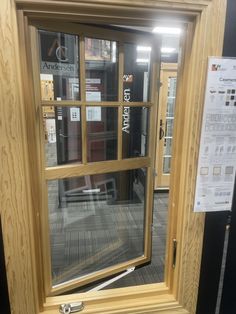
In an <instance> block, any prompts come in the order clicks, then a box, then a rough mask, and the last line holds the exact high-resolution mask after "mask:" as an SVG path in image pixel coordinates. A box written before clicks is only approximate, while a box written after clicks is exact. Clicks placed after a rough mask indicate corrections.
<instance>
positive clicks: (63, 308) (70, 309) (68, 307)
mask: <svg viewBox="0 0 236 314" xmlns="http://www.w3.org/2000/svg"><path fill="white" fill-rule="evenodd" d="M134 270H135V267H131V268H128V269H127V270H126V271H125V272H123V273H121V274H120V275H118V276H116V277H114V278H111V279H109V280H107V281H106V282H104V283H102V284H100V285H98V286H97V287H95V288H93V289H90V290H89V291H99V290H101V289H103V288H105V287H106V286H108V285H110V284H112V283H113V282H115V281H117V280H119V279H121V278H122V277H125V276H127V275H128V274H130V273H132V272H133V271H134ZM83 308H84V303H83V302H76V303H68V304H61V305H60V307H59V312H60V313H61V314H70V313H76V312H80V311H82V310H83Z"/></svg>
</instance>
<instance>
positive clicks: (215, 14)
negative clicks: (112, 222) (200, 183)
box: [0, 0, 226, 314]
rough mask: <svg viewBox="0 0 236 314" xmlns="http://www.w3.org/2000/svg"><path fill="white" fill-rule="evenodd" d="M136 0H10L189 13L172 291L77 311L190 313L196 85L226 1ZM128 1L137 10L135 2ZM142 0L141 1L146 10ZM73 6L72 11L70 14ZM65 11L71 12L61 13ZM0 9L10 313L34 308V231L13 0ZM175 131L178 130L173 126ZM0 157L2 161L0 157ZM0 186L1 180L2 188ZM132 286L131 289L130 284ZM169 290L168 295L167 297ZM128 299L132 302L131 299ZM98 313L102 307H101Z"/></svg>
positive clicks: (198, 221) (111, 15)
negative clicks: (191, 25)
mask: <svg viewBox="0 0 236 314" xmlns="http://www.w3.org/2000/svg"><path fill="white" fill-rule="evenodd" d="M104 1H105V0H104ZM120 1H122V0H120ZM136 1H137V0H136ZM136 1H135V2H133V3H132V5H131V4H130V3H128V2H127V3H126V5H124V2H123V4H122V2H120V4H121V5H119V2H114V3H111V2H110V3H109V2H106V5H104V4H103V3H99V1H96V2H95V1H94V2H93V3H86V2H83V3H81V2H78V3H76V2H74V5H73V7H71V6H70V3H69V2H67V3H66V2H63V3H62V2H55V1H51V3H50V4H48V3H49V2H47V1H46V0H45V1H44V2H42V1H38V2H37V3H38V6H36V5H35V2H33V1H27V2H26V1H23V0H20V1H17V3H18V4H19V3H21V4H22V5H23V7H24V8H25V9H27V10H28V11H24V13H26V14H34V15H35V16H36V15H37V16H40V15H41V16H43V17H44V18H45V17H46V16H50V17H52V11H53V10H55V11H56V10H58V8H60V10H61V12H58V14H57V18H59V17H60V18H63V19H65V18H66V17H68V19H72V20H73V19H74V20H76V18H77V20H78V16H79V18H80V19H82V18H83V19H87V21H88V20H89V21H94V22H95V21H99V22H103V23H104V21H106V23H109V21H110V22H111V23H114V22H119V23H125V22H127V20H128V21H129V23H130V24H131V25H132V24H135V23H139V25H152V24H153V23H154V21H156V18H157V16H158V15H157V14H159V16H160V13H163V11H165V13H167V11H168V10H169V9H170V10H171V14H170V15H171V16H172V17H173V14H177V15H178V18H182V17H183V16H184V15H185V17H186V16H187V17H188V16H189V17H195V31H194V37H193V41H192V43H191V42H190V43H189V49H187V52H188V55H186V60H185V62H184V67H183V71H182V74H181V80H182V84H181V85H180V87H179V92H178V97H179V104H180V103H181V104H182V105H183V104H184V105H186V104H187V103H188V104H192V106H191V110H189V111H187V112H186V113H185V114H184V116H183V117H181V119H182V118H183V121H182V120H181V119H180V122H181V123H182V122H185V125H186V126H189V125H191V130H192V132H189V134H185V136H184V141H182V142H181V143H180V145H179V147H178V148H177V147H176V158H175V166H176V167H177V168H176V170H177V171H176V174H175V179H173V192H171V194H172V198H171V204H172V208H171V209H172V210H173V212H174V213H175V215H176V208H179V209H180V210H181V211H180V215H176V217H177V220H176V221H175V222H174V223H175V225H176V228H177V231H178V232H177V237H178V240H179V241H180V246H179V248H180V249H178V254H177V265H179V266H178V269H177V268H176V270H175V272H174V273H175V274H174V280H173V283H172V284H171V291H172V292H173V293H174V295H172V294H168V295H166V298H165V299H162V308H160V304H159V303H158V300H160V298H159V297H158V298H152V301H151V300H150V299H147V298H146V297H144V299H142V300H140V302H141V304H140V303H138V304H137V301H138V300H137V299H136V298H134V299H132V300H130V302H127V299H128V298H126V297H125V296H124V295H125V293H124V294H123V297H122V298H120V301H119V302H120V304H121V305H120V307H119V304H117V303H116V304H113V303H111V302H110V303H109V302H108V301H106V299H105V298H104V302H103V303H102V305H99V302H94V303H93V307H92V308H91V307H90V308H88V310H85V311H84V313H86V311H87V313H89V312H90V313H93V312H96V309H97V310H101V309H105V310H106V313H112V312H113V313H114V312H115V311H116V312H119V313H122V311H123V313H132V312H133V313H135V312H136V313H138V312H139V313H145V314H147V313H162V312H163V313H165V314H170V313H171V314H173V313H178V311H179V313H187V312H188V313H191V314H193V313H195V307H196V297H197V283H198V279H199V268H200V256H201V249H202V233H203V226H204V215H203V214H194V213H192V204H193V190H194V187H195V175H196V156H197V150H198V144H199V134H200V133H199V130H200V128H199V125H200V120H201V119H200V118H201V112H202V103H203V87H204V83H205V70H206V59H207V56H209V55H220V54H221V48H222V42H223V31H224V20H225V9H226V1H225V0H212V1H210V0H209V1H201V2H200V1H193V0H191V1H190V0H187V1H183V0H182V1H181V0H174V1H169V2H168V1H161V2H160V1H156V2H153V1H147V2H140V1H137V2H136ZM136 3H137V6H138V8H137V9H138V10H137V9H136ZM44 4H45V5H46V6H45V7H44ZM62 4H63V5H62ZM66 5H68V7H66ZM104 6H105V7H104ZM145 6H147V8H148V10H147V9H146V8H145ZM82 7H83V9H82ZM46 9H48V10H51V12H49V11H48V13H47V12H46ZM60 10H59V11H60ZM86 10H87V11H86ZM40 11H41V12H40ZM63 11H64V12H63ZM74 11H76V14H75V12H74ZM124 12H126V15H124ZM198 13H201V14H198ZM70 14H72V16H69V15H70ZM93 14H94V15H93ZM170 15H169V16H170ZM0 16H1V19H0V23H1V27H0V30H4V32H2V31H0V36H1V41H2V42H5V45H4V49H2V53H1V56H2V58H3V59H2V60H3V61H4V62H2V63H1V64H0V67H1V72H2V73H4V74H5V75H4V78H5V80H4V81H3V83H4V84H3V85H2V91H3V95H4V98H2V103H1V102H0V105H1V106H2V109H1V112H2V117H3V118H4V119H2V121H3V122H2V123H1V124H0V128H1V136H2V141H1V145H4V149H3V150H2V151H4V158H5V159H4V160H5V161H6V160H7V162H5V163H3V166H2V169H3V181H2V182H5V185H4V187H5V189H4V190H3V192H4V193H2V194H0V196H1V204H2V206H1V217H2V228H3V237H4V247H5V258H6V261H7V278H8V286H9V293H10V301H11V308H12V312H13V313H19V312H20V313H38V304H36V302H37V300H35V299H34V295H35V294H37V288H36V287H35V285H34V280H33V277H34V276H35V277H36V275H35V274H36V271H37V268H36V266H35V265H34V263H33V261H32V259H31V256H32V252H33V245H32V242H30V240H32V239H33V235H34V233H33V230H32V228H31V226H32V225H31V220H30V219H29V216H30V215H31V214H32V212H33V211H34V209H33V206H32V204H31V201H30V200H29V199H30V197H29V195H30V193H31V190H30V186H31V180H30V179H29V177H28V176H27V173H28V172H30V170H29V161H28V153H27V137H26V131H25V128H26V124H25V119H26V112H25V108H24V107H23V101H22V91H23V89H22V86H21V78H22V76H21V77H20V74H19V73H20V68H19V51H20V50H19V49H18V47H19V46H18V33H17V25H16V21H15V20H16V18H15V5H14V2H13V0H10V1H7V0H3V1H2V2H1V11H0ZM185 21H186V18H185ZM6 46H7V47H6ZM0 49H1V48H0ZM195 73H198V77H199V80H198V81H197V82H196V80H195ZM24 79H25V77H24ZM6 83H7V85H6ZM194 84H195V86H194ZM196 87H198V88H196ZM196 91H197V92H196ZM3 99H4V101H3ZM7 104H8V105H7ZM176 134H177V136H180V133H179V131H178V129H177V127H176ZM183 144H184V145H183ZM178 153H179V155H178ZM177 155H178V157H177ZM16 156H17V157H16ZM2 158H3V157H2ZM29 158H30V156H29ZM1 160H2V161H3V159H1ZM8 161H9V162H8ZM35 173H37V171H36V172H35ZM6 182H7V183H8V184H6ZM174 183H176V185H174ZM6 187H9V188H8V189H7V188H6ZM180 187H181V189H180ZM184 193H185V194H184ZM176 195H178V197H176ZM173 196H175V197H173ZM4 204H5V205H4ZM9 226H11V227H9ZM181 230H182V232H181ZM134 289H137V287H135V288H134ZM106 292H107V291H106ZM106 292H105V293H106ZM111 293H112V291H111ZM113 293H114V292H113ZM176 297H177V298H178V300H179V302H180V304H181V306H179V303H178V302H177V301H173V299H176ZM170 298H172V301H171V300H170ZM60 300H62V299H60ZM91 303H92V301H91ZM135 304H137V306H136V307H135ZM174 306H175V308H174ZM184 308H185V309H186V310H184ZM92 311H93V312H92ZM53 312H54V313H58V309H56V310H55V309H54V310H52V311H51V313H53ZM100 312H102V310H101V311H100ZM45 313H46V311H45ZM48 313H50V311H48ZM96 313H97V312H96ZM102 313H105V311H103V312H102Z"/></svg>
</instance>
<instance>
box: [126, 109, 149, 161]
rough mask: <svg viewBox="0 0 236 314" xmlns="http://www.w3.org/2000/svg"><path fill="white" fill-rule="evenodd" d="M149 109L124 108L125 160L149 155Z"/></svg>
mask: <svg viewBox="0 0 236 314" xmlns="http://www.w3.org/2000/svg"><path fill="white" fill-rule="evenodd" d="M148 122H149V109H148V108H145V107H124V108H123V121H122V123H123V124H122V137H123V145H122V146H123V153H122V155H123V158H130V157H139V156H146V155H147V139H148V134H147V133H148Z"/></svg>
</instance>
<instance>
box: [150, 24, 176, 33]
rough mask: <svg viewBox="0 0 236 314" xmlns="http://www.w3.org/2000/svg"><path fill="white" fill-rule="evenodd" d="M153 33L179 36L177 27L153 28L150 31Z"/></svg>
mask: <svg viewBox="0 0 236 314" xmlns="http://www.w3.org/2000/svg"><path fill="white" fill-rule="evenodd" d="M152 32H153V33H158V34H171V35H179V34H180V33H181V29H180V28H177V27H159V26H158V27H155V28H153V30H152Z"/></svg>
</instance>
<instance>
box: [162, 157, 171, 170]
mask: <svg viewBox="0 0 236 314" xmlns="http://www.w3.org/2000/svg"><path fill="white" fill-rule="evenodd" d="M170 162H171V157H164V158H163V173H165V174H169V173H170Z"/></svg>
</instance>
